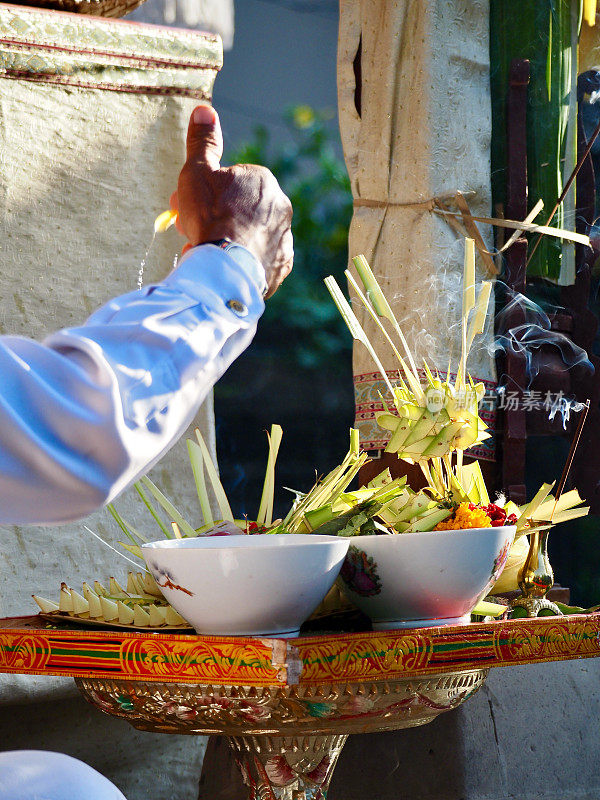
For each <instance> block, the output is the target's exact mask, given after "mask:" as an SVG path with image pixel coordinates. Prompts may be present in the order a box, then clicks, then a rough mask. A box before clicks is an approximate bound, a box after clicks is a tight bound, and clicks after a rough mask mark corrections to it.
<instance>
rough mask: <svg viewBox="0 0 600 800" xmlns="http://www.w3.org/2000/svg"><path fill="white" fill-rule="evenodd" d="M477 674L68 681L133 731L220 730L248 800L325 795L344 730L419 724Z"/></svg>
mask: <svg viewBox="0 0 600 800" xmlns="http://www.w3.org/2000/svg"><path fill="white" fill-rule="evenodd" d="M487 673H488V670H487V669H469V670H462V671H457V672H448V673H443V674H434V675H426V676H417V677H405V678H396V679H394V680H365V681H364V682H362V681H349V682H346V683H335V684H333V683H332V684H326V683H322V684H318V685H313V686H302V685H296V686H263V687H256V686H225V685H209V684H190V683H185V684H184V683H166V682H165V683H158V682H147V681H131V680H109V679H92V678H76V679H75V682H76V684H77V686H78V688H79V690H80V691H81V692H82V694H83V695H84V697H85V698H86V699H87V700H88V701H89V702H90V703H92V705H94V706H95V707H96V708H98V709H100V710H101V711H103V712H104V713H106V714H109V715H111V716H116V717H120V718H122V719H126V720H127V721H128V722H130V723H131V724H132V725H133V726H134V727H136V728H139V729H141V730H146V731H153V732H160V733H178V734H182V733H184V734H222V735H226V736H227V737H228V741H229V745H230V746H231V748H232V749H233V752H234V755H235V759H236V762H237V764H238V766H239V768H240V770H241V772H242V777H243V780H244V783H245V784H246V786H247V788H248V797H249V800H325V798H326V796H327V789H328V787H329V782H330V780H331V776H332V774H333V770H334V768H335V764H336V762H337V759H338V756H339V754H340V753H341V751H342V748H343V746H344V743H345V741H346V739H347V737H348V734H351V733H369V732H375V731H386V730H396V729H398V728H408V727H413V726H416V725H424V724H425V723H427V722H430V721H431V720H432V719H434V718H435V717H436V716H438V715H439V714H441V713H444V712H446V711H450V710H452V709H454V708H457V707H458V706H459V705H461V703H464V701H465V700H467V698H469V697H470V696H471V695H472V694H474V692H476V691H477V690H478V689H479V688H480V687H481V686H482V685H483V682H484V681H485V678H486V676H487Z"/></svg>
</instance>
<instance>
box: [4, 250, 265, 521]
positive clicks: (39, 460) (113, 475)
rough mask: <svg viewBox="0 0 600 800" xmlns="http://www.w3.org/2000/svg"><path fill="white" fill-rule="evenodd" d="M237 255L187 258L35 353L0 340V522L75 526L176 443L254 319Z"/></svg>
mask: <svg viewBox="0 0 600 800" xmlns="http://www.w3.org/2000/svg"><path fill="white" fill-rule="evenodd" d="M265 285H266V284H265V273H264V270H263V268H262V266H261V265H260V264H259V263H258V261H257V260H256V259H255V258H254V257H253V256H252V255H251V254H250V253H249V252H248V251H247V250H245V249H244V248H242V247H237V246H236V247H234V248H232V249H231V250H230V251H229V252H225V251H223V250H221V249H219V248H218V247H215V246H213V245H202V246H200V247H196V248H194V249H193V250H190V251H189V252H188V253H187V254H186V255H185V256H184V257H183V258H182V259H181V261H180V262H179V265H178V266H177V268H176V269H175V270H174V271H173V272H172V273H171V274H170V275H169V276H168V277H167V278H166V279H165V280H164V281H162V282H161V283H159V284H154V285H151V286H148V287H146V288H144V289H142V290H138V291H135V292H131V293H130V294H127V295H124V296H122V297H119V298H117V299H115V300H112V301H110V302H109V303H107V304H106V305H105V306H103V307H102V308H100V309H99V310H98V311H96V312H95V313H94V314H92V316H91V317H90V318H89V319H88V320H87V322H86V323H85V324H84V325H82V326H81V327H79V328H68V329H64V330H61V331H59V332H57V333H54V334H52V335H51V336H49V337H48V338H47V339H46V340H45V341H44V342H43V343H39V342H35V341H33V340H30V339H26V338H22V337H16V336H1V337H0V523H21V524H36V523H37V524H50V523H60V522H67V521H69V520H73V519H77V518H79V517H83V516H86V515H87V514H89V513H91V512H92V511H94V510H95V509H97V508H99V507H100V506H102V505H103V504H104V503H107V502H109V501H110V500H112V499H113V498H114V497H115V496H116V495H118V494H119V493H120V492H121V491H122V490H123V489H124V488H125V487H126V486H128V485H129V484H131V483H132V482H133V481H134V480H136V479H137V478H138V477H139V476H140V475H141V474H143V473H144V472H146V471H147V470H148V469H149V468H150V467H151V466H152V465H153V464H155V463H156V462H157V461H158V460H159V459H160V457H161V456H162V455H163V454H164V453H165V452H166V451H167V450H168V449H169V447H170V446H171V445H172V444H174V442H175V441H176V440H177V439H178V438H179V437H180V436H181V434H182V433H183V432H184V430H185V429H186V427H187V426H188V425H189V424H190V422H191V420H192V419H193V417H194V414H195V413H196V411H197V409H198V407H199V405H200V404H201V403H202V401H203V399H204V398H205V396H206V395H207V393H208V391H209V390H210V389H211V387H212V386H213V385H214V384H215V383H216V381H217V380H218V379H219V378H220V376H221V375H222V374H223V373H224V372H225V370H226V369H227V367H228V366H229V365H230V364H231V362H232V361H233V360H234V359H235V358H236V357H237V356H238V355H239V354H240V353H241V352H242V351H243V350H244V349H245V348H246V347H247V346H248V344H249V343H250V342H251V340H252V338H253V336H254V333H255V331H256V324H257V322H258V319H259V317H260V315H261V314H262V312H263V310H264V303H263V297H262V296H263V290H264V288H265Z"/></svg>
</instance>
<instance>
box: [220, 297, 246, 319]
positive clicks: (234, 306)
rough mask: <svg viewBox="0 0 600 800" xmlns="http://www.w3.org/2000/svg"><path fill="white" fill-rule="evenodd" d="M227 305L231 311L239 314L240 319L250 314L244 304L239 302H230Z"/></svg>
mask: <svg viewBox="0 0 600 800" xmlns="http://www.w3.org/2000/svg"><path fill="white" fill-rule="evenodd" d="M225 305H226V306H227V308H228V309H229V310H230V311H233V313H234V314H237V315H238V317H245V316H246V315H247V314H248V309H247V308H246V306H245V305H244V304H243V303H240V301H239V300H228V301H227V302H226V303H225Z"/></svg>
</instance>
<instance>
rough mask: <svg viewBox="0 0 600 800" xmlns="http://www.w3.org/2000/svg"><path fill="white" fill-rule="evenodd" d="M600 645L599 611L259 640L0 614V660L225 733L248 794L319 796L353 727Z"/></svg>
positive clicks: (179, 729) (446, 706) (202, 730)
mask: <svg viewBox="0 0 600 800" xmlns="http://www.w3.org/2000/svg"><path fill="white" fill-rule="evenodd" d="M599 655H600V613H594V614H588V615H572V616H561V617H537V618H533V619H513V620H502V621H495V622H491V623H488V622H486V623H471V624H468V625H455V626H448V627H436V628H435V627H430V628H414V629H409V630H403V631H398V630H389V631H378V632H367V631H358V632H352V633H336V634H330V633H323V634H311V635H308V636H302V637H299V638H295V639H287V640H285V639H275V638H270V639H261V638H250V637H217V636H210V637H209V636H197V635H182V634H179V635H177V634H170V635H168V634H160V633H153V634H149V633H132V632H123V631H109V630H85V629H82V630H73V629H66V628H65V629H61V628H57V627H54V626H52V627H50V626H49V624H48V623H47V622H45V621H44V620H43V619H42V618H40V617H35V616H34V617H13V618H6V619H3V620H1V621H0V670H1V671H2V672H4V673H22V674H30V675H60V676H72V677H74V678H75V682H76V684H77V686H78V688H79V690H80V691H81V692H82V694H83V695H84V697H85V698H86V699H87V700H88V701H89V702H90V703H92V704H93V705H95V706H96V707H97V708H98V709H99V710H101V711H103V712H104V713H106V714H109V715H111V716H115V717H120V718H121V719H125V720H127V721H128V722H130V723H131V724H132V725H133V726H134V727H136V728H139V729H141V730H146V731H154V732H161V733H180V734H181V733H185V734H207V733H208V734H223V735H226V736H227V737H228V739H229V743H230V745H231V747H232V749H233V750H234V752H235V756H236V760H237V762H238V764H239V766H240V769H241V771H242V775H243V778H244V782H245V783H246V785H247V787H248V791H249V796H250V798H277V799H278V800H280V799H281V798H286V799H287V798H290V800H291V798H296V799H297V800H301V798H306V799H308V798H314V799H315V800H316V799H317V798H325V797H326V794H327V787H328V785H329V781H330V779H331V775H332V773H333V769H334V767H335V763H336V761H337V758H338V756H339V754H340V752H341V750H342V747H343V745H344V742H345V740H346V738H347V736H348V734H350V733H369V732H374V731H386V730H394V729H399V728H407V727H412V726H416V725H423V724H425V723H427V722H429V721H431V720H432V719H434V718H435V717H436V716H437V715H438V714H441V713H443V712H446V711H450V710H452V709H454V708H457V707H458V706H459V705H461V703H463V702H464V701H465V700H467V699H468V698H469V697H470V696H471V695H472V694H474V693H475V692H476V691H477V690H478V689H479V688H480V687H481V686H482V685H483V683H484V681H485V679H486V676H487V674H488V671H489V670H490V669H491V668H492V667H503V666H510V665H517V664H534V663H539V662H544V661H561V660H566V659H575V658H590V657H593V656H599Z"/></svg>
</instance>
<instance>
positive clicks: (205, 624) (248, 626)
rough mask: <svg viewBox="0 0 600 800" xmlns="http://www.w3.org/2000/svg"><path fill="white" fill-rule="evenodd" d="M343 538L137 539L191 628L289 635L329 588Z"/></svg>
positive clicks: (343, 551)
mask: <svg viewBox="0 0 600 800" xmlns="http://www.w3.org/2000/svg"><path fill="white" fill-rule="evenodd" d="M348 544H349V541H348V539H342V538H338V537H336V536H319V535H318V534H259V535H252V536H246V535H243V534H242V535H240V536H235V535H234V536H223V537H210V536H209V537H206V538H204V537H198V538H197V539H169V540H165V541H160V542H150V543H148V544H144V545H142V552H143V554H144V558H145V560H146V564H147V565H148V569H149V570H150V572H151V573H152V575H153V576H154V579H155V580H156V582H157V583H158V585H159V586H160V588H161V591H162V593H163V594H164V596H165V597H166V599H167V600H168V601H169V603H170V604H171V605H172V606H173V608H175V609H176V610H177V611H178V612H179V613H180V614H181V616H182V617H184V618H185V619H186V620H187V621H188V622H189V623H190V624H191V625H193V626H194V628H195V629H196V630H197V631H198V633H205V634H215V635H217V634H219V635H227V636H229V635H231V636H271V635H273V636H283V637H289V636H296V635H297V634H298V631H299V629H300V625H301V624H302V623H303V622H304V620H305V619H306V618H307V617H309V616H310V614H311V613H312V612H313V611H314V610H315V608H316V607H317V606H318V605H319V603H320V602H321V600H322V599H323V598H324V597H325V595H326V594H327V592H328V591H329V589H331V587H332V586H333V584H334V582H335V579H336V578H337V576H338V573H339V571H340V568H341V566H342V564H343V562H344V557H345V555H346V552H347V550H348Z"/></svg>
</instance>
